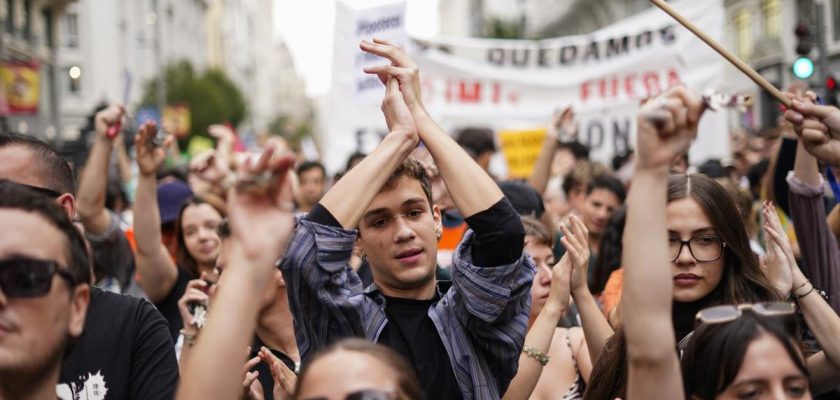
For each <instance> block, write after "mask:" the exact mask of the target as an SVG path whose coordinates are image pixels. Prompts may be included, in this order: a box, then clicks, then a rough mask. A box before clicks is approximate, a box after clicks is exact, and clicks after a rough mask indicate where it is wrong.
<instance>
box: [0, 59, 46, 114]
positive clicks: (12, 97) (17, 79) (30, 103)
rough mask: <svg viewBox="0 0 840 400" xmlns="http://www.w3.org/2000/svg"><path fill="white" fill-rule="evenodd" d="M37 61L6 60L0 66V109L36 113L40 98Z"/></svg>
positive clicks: (9, 111) (10, 111) (11, 111)
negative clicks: (0, 90)
mask: <svg viewBox="0 0 840 400" xmlns="http://www.w3.org/2000/svg"><path fill="white" fill-rule="evenodd" d="M38 73H39V70H38V63H37V62H6V63H3V64H2V66H0V82H2V85H3V89H2V96H3V98H2V101H0V102H1V103H2V105H0V107H1V108H3V110H2V111H5V112H8V113H12V114H15V113H33V114H34V113H37V112H38V102H39V99H40V93H41V88H40V77H39V75H38Z"/></svg>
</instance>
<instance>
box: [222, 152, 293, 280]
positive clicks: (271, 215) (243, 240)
mask: <svg viewBox="0 0 840 400" xmlns="http://www.w3.org/2000/svg"><path fill="white" fill-rule="evenodd" d="M293 165H294V157H293V156H292V155H290V154H281V155H275V151H274V147H268V148H267V149H266V150H265V151H264V152H263V153H262V155H261V156H260V158H259V160H258V161H256V162H253V161H250V160H249V161H248V162H245V163H244V164H243V165H241V166H240V170H239V171H238V177H237V179H236V183H235V185H234V187H233V188H232V189H231V190H230V192H229V194H228V216H229V218H230V228H231V238H232V239H233V240H234V242H235V244H236V245H237V246H238V247H239V249H240V250H242V251H243V252H244V254H243V255H244V256H245V257H246V258H248V259H250V260H260V261H265V262H266V263H267V264H268V265H273V264H274V261H275V260H277V259H278V258H279V257H280V255H281V254H282V253H283V251H284V250H285V247H286V245H287V244H288V242H289V239H290V238H291V235H292V230H293V229H294V226H295V218H294V201H293V199H294V197H293V196H294V195H293V193H292V182H291V179H290V178H289V176H288V175H289V170H290V169H291V168H292V166H293Z"/></svg>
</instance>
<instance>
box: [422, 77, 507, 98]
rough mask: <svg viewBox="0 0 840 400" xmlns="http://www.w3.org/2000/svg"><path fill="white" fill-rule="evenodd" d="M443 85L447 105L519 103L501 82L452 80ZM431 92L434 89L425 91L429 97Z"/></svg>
mask: <svg viewBox="0 0 840 400" xmlns="http://www.w3.org/2000/svg"><path fill="white" fill-rule="evenodd" d="M444 83H445V85H444V88H443V91H444V99H445V102H446V103H448V104H480V103H490V104H516V103H517V102H518V101H519V93H518V92H516V91H513V90H510V89H508V88H506V87H505V85H504V83H502V82H482V81H472V80H459V79H454V80H446V81H445V82H444ZM424 90H425V89H424ZM433 91H434V87H432V88H430V89H429V90H428V91H427V92H428V93H430V94H429V95H428V96H429V97H432V96H433V95H432V94H431V92H433Z"/></svg>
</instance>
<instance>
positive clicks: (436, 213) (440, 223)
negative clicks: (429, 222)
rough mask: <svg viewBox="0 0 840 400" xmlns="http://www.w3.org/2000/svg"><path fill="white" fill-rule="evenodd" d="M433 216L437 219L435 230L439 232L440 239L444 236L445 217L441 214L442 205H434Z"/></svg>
mask: <svg viewBox="0 0 840 400" xmlns="http://www.w3.org/2000/svg"><path fill="white" fill-rule="evenodd" d="M432 218H433V219H434V220H435V232H437V237H438V241H440V238H441V237H442V236H443V219H442V218H441V216H440V207H439V206H438V205H437V204H435V205H433V206H432Z"/></svg>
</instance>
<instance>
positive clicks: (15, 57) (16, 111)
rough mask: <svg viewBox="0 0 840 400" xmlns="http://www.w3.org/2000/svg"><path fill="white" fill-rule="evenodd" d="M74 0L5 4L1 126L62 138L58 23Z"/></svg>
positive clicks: (0, 39) (0, 8) (0, 13)
mask: <svg viewBox="0 0 840 400" xmlns="http://www.w3.org/2000/svg"><path fill="white" fill-rule="evenodd" d="M72 5H73V4H72V0H54V1H48V0H41V1H37V0H4V1H2V2H0V20H2V21H3V27H2V29H0V63H1V64H0V78H2V79H1V80H0V84H1V85H2V87H1V88H2V90H0V129H3V130H4V131H6V130H11V131H16V132H20V133H25V134H30V135H33V136H36V137H39V138H41V139H45V140H48V141H53V142H54V141H60V140H61V136H60V134H59V132H60V130H59V115H60V108H59V107H60V101H59V90H58V71H59V64H58V62H57V52H56V50H57V34H56V29H55V27H56V21H58V20H60V19H61V18H62V16H63V14H64V12H65V10H66V9H67V8H68V6H72Z"/></svg>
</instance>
